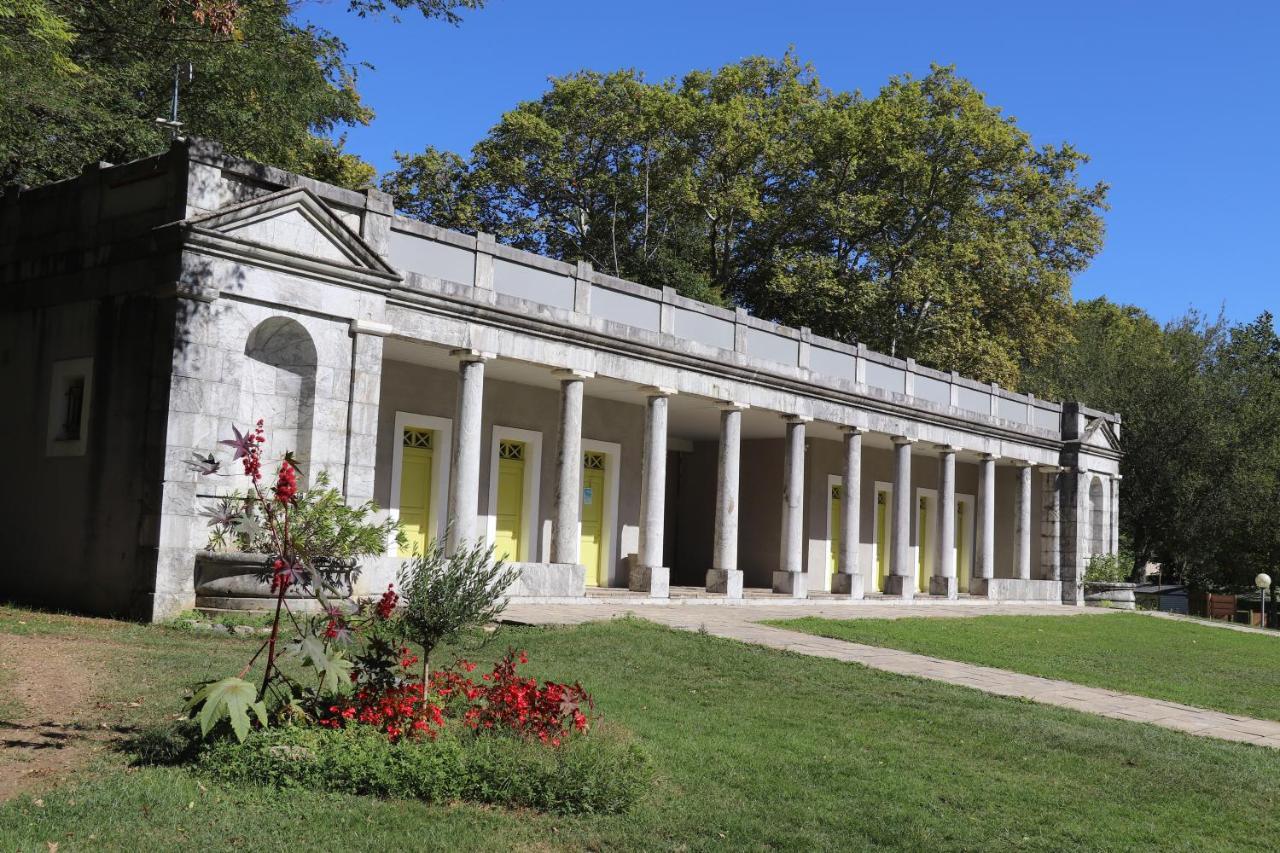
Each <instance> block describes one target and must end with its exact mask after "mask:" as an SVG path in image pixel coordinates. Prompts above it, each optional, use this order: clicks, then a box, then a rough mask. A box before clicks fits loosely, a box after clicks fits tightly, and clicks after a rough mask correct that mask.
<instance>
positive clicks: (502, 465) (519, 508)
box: [493, 441, 525, 561]
mask: <svg viewBox="0 0 1280 853" xmlns="http://www.w3.org/2000/svg"><path fill="white" fill-rule="evenodd" d="M524 457H525V443H524V442H523V441H501V442H499V443H498V500H497V501H496V505H497V518H496V523H495V525H494V538H493V546H494V547H493V555H494V557H496V558H498V559H503V560H508V561H519V560H523V559H524V552H523V551H522V550H521V548H522V547H523V545H524V541H523V533H524V529H523V528H524Z"/></svg>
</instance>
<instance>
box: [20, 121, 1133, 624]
mask: <svg viewBox="0 0 1280 853" xmlns="http://www.w3.org/2000/svg"><path fill="white" fill-rule="evenodd" d="M0 294H2V302H0V305H2V313H0V382H2V383H3V388H4V391H5V395H4V399H6V400H8V401H9V405H11V406H14V407H15V410H14V411H12V412H10V414H9V416H8V417H6V418H4V419H3V421H0V434H2V435H3V442H4V446H5V447H6V448H8V450H9V455H10V468H11V471H12V474H13V475H16V476H11V480H10V487H9V488H8V489H6V490H5V493H4V496H3V498H0V501H3V517H4V518H5V519H6V525H5V527H6V530H7V531H8V533H9V536H8V539H9V541H8V542H7V543H6V547H7V551H8V553H9V555H10V558H9V560H7V561H6V565H5V569H4V579H3V589H2V590H0V594H2V595H3V597H5V598H8V599H14V600H22V601H32V602H41V603H46V604H53V605H59V606H67V607H74V608H77V609H82V610H88V611H93V612H103V613H121V614H123V613H130V614H134V615H137V616H141V617H143V618H162V617H164V616H166V615H168V614H171V613H174V612H176V611H180V610H183V609H186V608H190V607H191V606H193V604H195V602H196V597H197V586H198V584H199V578H198V577H197V576H196V571H195V555H196V554H197V552H198V551H200V550H201V549H202V548H203V547H204V545H205V543H206V540H207V535H208V533H207V528H206V521H207V518H206V517H205V516H204V514H203V513H204V512H205V510H206V508H207V505H208V504H209V502H210V499H211V498H213V497H214V496H216V495H217V494H219V493H223V492H226V491H228V490H230V489H233V488H235V487H236V486H237V485H243V484H241V483H238V482H237V478H235V477H223V478H203V479H201V478H199V477H198V476H197V475H196V474H195V473H194V472H193V471H192V470H191V469H190V467H189V466H188V464H187V463H188V461H189V460H190V459H191V457H192V454H193V453H199V454H205V453H207V452H208V451H209V450H211V449H213V448H215V447H216V442H217V440H218V439H219V438H222V437H225V436H226V435H228V434H229V433H230V430H231V426H232V425H233V424H235V425H238V426H240V427H241V428H244V427H245V426H247V425H249V424H250V423H252V422H253V421H254V420H255V419H256V418H258V417H262V418H264V419H265V420H266V423H267V426H268V430H269V435H268V450H269V451H270V452H274V453H280V452H283V451H284V450H286V449H292V450H293V451H294V452H295V453H296V454H297V456H298V458H299V459H301V460H302V463H303V468H304V475H305V476H306V477H307V478H308V479H309V480H310V481H312V482H314V480H315V478H316V477H317V476H318V475H319V473H320V472H322V471H324V472H327V473H328V476H329V478H330V480H331V482H332V483H333V484H334V485H335V486H336V487H338V488H340V489H341V490H342V491H343V493H344V494H345V496H346V498H347V499H348V500H349V501H350V502H360V501H364V500H368V499H374V500H376V501H377V502H378V503H379V504H380V505H381V506H382V507H385V508H386V511H387V512H390V513H391V514H393V515H394V516H396V517H397V518H398V519H399V520H400V522H401V523H402V524H403V526H404V529H405V531H406V532H407V533H408V536H409V540H410V545H409V548H415V547H416V548H421V547H423V546H424V545H425V544H426V543H427V541H429V540H431V539H434V538H435V537H438V536H445V535H446V533H447V535H448V537H449V539H448V541H449V542H450V543H451V544H452V543H455V542H457V541H459V540H469V539H472V538H474V537H484V538H485V539H486V540H488V541H490V542H493V543H494V544H495V546H496V547H497V549H498V550H499V551H500V552H501V553H502V554H504V555H506V556H507V557H508V558H509V559H510V560H512V561H514V562H517V563H519V564H520V566H521V569H522V573H521V580H520V582H519V584H518V586H517V588H516V590H515V592H516V594H519V595H528V596H543V597H555V598H562V597H576V596H582V595H584V594H586V593H587V591H588V590H589V589H591V588H592V587H629V588H630V589H631V590H632V591H634V593H635V594H636V595H643V596H650V597H665V596H667V595H668V594H669V589H670V588H672V587H705V589H706V590H707V591H709V592H712V593H719V594H721V595H723V596H725V597H727V598H738V597H741V596H743V594H744V588H747V589H751V588H756V589H760V590H771V591H772V592H773V593H774V594H777V595H781V596H788V597H805V596H806V595H807V596H815V595H830V596H839V597H844V598H851V599H859V598H863V597H867V598H874V597H880V596H892V597H901V598H907V599H909V598H912V597H913V596H921V597H924V596H931V597H936V596H943V597H956V596H960V597H966V596H980V597H986V598H995V599H1001V600H1041V601H1061V602H1065V603H1076V602H1077V601H1078V600H1079V584H1078V581H1079V579H1080V578H1081V576H1082V572H1083V569H1084V565H1085V563H1086V561H1087V559H1088V558H1089V556H1090V555H1092V554H1099V553H1110V552H1113V551H1114V550H1115V549H1116V547H1117V509H1118V502H1119V489H1118V484H1119V452H1118V445H1117V437H1118V434H1119V430H1120V418H1119V416H1118V415H1114V414H1107V413H1103V412H1097V411H1092V410H1090V409H1087V408H1085V407H1084V406H1081V405H1078V404H1075V403H1056V402H1050V401H1047V400H1038V399H1035V398H1032V397H1028V396H1025V395H1020V394H1015V393H1011V392H1009V391H1006V390H1004V389H1002V388H1000V387H998V386H996V385H991V384H985V383H980V382H975V381H972V380H969V379H966V378H964V377H961V376H958V375H956V374H954V373H952V374H947V373H940V372H938V371H935V370H930V369H928V368H925V367H922V366H920V365H917V364H915V363H913V362H912V361H911V360H906V361H903V360H899V359H895V358H890V357H887V356H884V355H881V354H879V353H876V352H871V351H869V350H867V349H866V348H864V347H861V346H854V345H850V344H845V343H840V342H836V341H832V340H827V339H824V338H821V337H818V336H816V335H813V334H811V333H810V332H809V331H808V330H807V329H791V328H786V327H782V326H778V325H776V324H773V323H769V322H766V321H764V320H760V319H758V318H755V317H752V316H751V315H749V314H747V313H746V312H744V311H742V310H737V311H733V310H727V309H724V308H720V307H714V306H710V305H705V304H702V303H699V302H695V301H692V300H689V299H686V298H684V297H681V296H679V295H677V294H676V293H674V292H673V291H671V290H669V289H663V290H654V289H651V288H648V287H643V286H640V285H637V284H634V283H632V282H628V281H622V280H619V279H615V278H611V277H609V276H605V275H601V274H599V273H596V272H593V271H592V269H591V268H590V267H589V266H588V265H586V264H577V265H576V266H575V265H570V264H565V263H561V262H559V261H554V260H550V259H548V258H545V257H540V256H537V255H532V254H528V253H525V252H520V251H515V250H513V249H510V248H508V247H505V246H502V245H498V244H497V243H495V242H494V241H493V239H492V238H490V237H488V236H486V235H483V234H482V235H479V236H470V235H465V234H460V233H455V232H450V231H444V230H441V229H438V228H433V227H431V226H429V225H424V224H422V223H420V222H415V221H410V220H407V219H403V218H400V217H398V216H396V215H395V214H394V212H393V210H392V207H391V203H390V200H389V199H388V197H387V196H385V195H384V194H382V193H379V192H376V191H369V192H366V193H355V192H351V191H348V190H344V189H339V188H336V187H332V186H327V185H324V184H320V183H317V182H315V181H311V180H309V179H306V178H302V177H299V176H297V175H292V174H288V173H284V172H281V171H278V170H275V169H271V168H266V167H263V166H260V165H255V164H253V163H248V162H244V161H241V160H237V159H234V158H230V157H227V156H225V155H223V154H222V153H221V151H220V150H219V148H218V147H217V146H216V145H213V144H210V143H206V142H200V141H184V142H178V143H175V144H174V146H173V147H172V148H171V149H170V150H169V151H168V152H167V153H165V154H162V155H159V156H156V157H152V158H148V159H145V160H141V161H137V162H134V163H128V164H124V165H119V166H110V165H108V164H99V165H97V166H93V167H89V168H87V169H85V170H84V173H83V174H82V175H81V176H80V177H79V178H76V179H73V180H68V181H64V182H61V183H57V184H52V185H49V186H45V187H39V188H36V189H31V190H25V191H22V192H17V191H16V190H12V189H11V190H10V191H8V192H7V193H6V194H5V195H4V197H3V201H2V203H0ZM398 562H399V559H398V555H392V556H389V557H388V558H386V559H385V560H383V561H381V562H377V561H375V563H374V564H372V565H369V566H367V567H366V571H365V574H364V577H363V583H364V584H365V586H366V588H367V589H376V588H379V587H380V586H381V585H383V584H385V583H386V580H387V577H388V576H389V575H390V574H391V573H393V572H394V568H395V566H396V565H397V564H398Z"/></svg>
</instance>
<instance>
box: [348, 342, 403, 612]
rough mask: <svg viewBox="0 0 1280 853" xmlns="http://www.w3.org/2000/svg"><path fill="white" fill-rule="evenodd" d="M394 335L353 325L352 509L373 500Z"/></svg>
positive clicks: (349, 504) (349, 484) (350, 410)
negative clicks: (385, 356)
mask: <svg viewBox="0 0 1280 853" xmlns="http://www.w3.org/2000/svg"><path fill="white" fill-rule="evenodd" d="M390 333H391V327H390V326H389V325H387V324H386V323H375V322H373V321H370V320H353V321H351V388H350V389H349V393H350V398H349V403H348V405H349V408H348V410H347V447H346V465H345V470H344V472H343V478H342V487H343V488H342V493H343V496H344V497H345V498H346V499H347V505H348V506H360V505H361V504H363V503H365V502H366V501H371V500H373V471H374V467H375V465H376V464H377V463H376V460H375V458H374V457H375V455H376V452H377V447H378V401H379V398H380V397H381V394H382V339H383V337H385V336H386V335H388V334H390ZM384 588H385V587H384Z"/></svg>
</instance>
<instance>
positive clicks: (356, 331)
mask: <svg viewBox="0 0 1280 853" xmlns="http://www.w3.org/2000/svg"><path fill="white" fill-rule="evenodd" d="M391 332H392V328H391V324H390V323H379V322H376V321H374V320H360V319H356V320H352V321H351V334H353V335H373V336H375V337H379V338H385V337H386V336H387V335H389V334H391Z"/></svg>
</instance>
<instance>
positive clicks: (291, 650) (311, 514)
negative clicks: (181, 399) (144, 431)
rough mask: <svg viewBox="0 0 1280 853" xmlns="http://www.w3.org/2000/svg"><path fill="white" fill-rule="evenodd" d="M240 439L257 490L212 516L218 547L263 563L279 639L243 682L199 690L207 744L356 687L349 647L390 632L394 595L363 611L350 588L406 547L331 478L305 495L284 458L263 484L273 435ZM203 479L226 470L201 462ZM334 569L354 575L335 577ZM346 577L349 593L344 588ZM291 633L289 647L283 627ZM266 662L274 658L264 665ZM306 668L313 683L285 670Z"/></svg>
mask: <svg viewBox="0 0 1280 853" xmlns="http://www.w3.org/2000/svg"><path fill="white" fill-rule="evenodd" d="M232 431H233V433H234V437H233V438H229V439H226V440H224V441H222V442H221V444H223V445H225V446H227V447H230V448H232V450H233V457H232V462H233V463H234V462H239V463H240V467H241V470H242V471H243V473H244V476H245V477H246V478H248V481H249V489H248V491H247V492H245V493H240V494H234V495H232V496H231V497H230V498H226V499H224V500H223V501H222V502H221V503H220V504H219V505H218V506H217V507H216V508H215V510H214V511H213V512H210V513H209V516H210V523H209V525H210V528H211V531H212V534H211V540H212V543H213V544H216V543H218V542H222V543H223V544H226V543H227V542H228V541H229V540H234V541H235V543H236V545H237V546H238V547H240V548H242V549H244V550H246V551H249V550H252V551H257V552H259V553H262V554H264V560H263V567H264V568H263V574H262V577H261V579H262V580H263V581H264V582H266V583H268V584H269V588H270V590H271V593H272V595H273V597H274V615H273V618H272V622H271V630H270V632H269V634H268V635H267V638H266V639H265V640H264V641H263V643H262V645H261V646H260V647H259V648H258V650H257V652H256V653H255V654H254V655H253V657H252V658H250V660H249V662H248V663H247V664H246V665H245V667H244V668H243V669H242V670H241V671H240V673H239V675H237V676H233V677H230V678H224V679H221V680H217V681H211V682H208V683H205V684H202V685H200V686H199V689H197V691H196V692H195V695H194V696H193V697H192V700H191V702H190V703H189V705H188V710H189V712H190V713H191V715H192V716H193V717H196V718H198V719H199V721H200V725H201V729H202V731H203V732H204V733H205V734H206V735H207V734H208V733H209V731H210V730H211V729H212V728H213V727H214V726H215V725H217V724H218V723H219V722H220V721H221V720H223V719H227V720H229V722H230V724H231V728H232V730H233V731H234V732H235V734H236V736H237V737H238V738H239V739H241V740H243V738H244V736H245V734H246V733H247V732H248V729H249V725H250V720H249V713H250V712H252V713H253V715H254V716H256V717H257V719H258V721H259V723H260V724H262V725H266V724H267V718H268V713H267V703H268V702H271V704H272V705H273V706H275V707H277V708H280V707H283V706H289V707H291V708H294V709H295V710H303V711H304V713H305V712H306V709H307V708H308V707H315V706H316V705H317V704H318V703H319V702H320V699H321V697H323V696H325V695H328V694H332V693H336V692H339V691H340V690H342V689H344V688H346V687H347V685H348V683H349V681H350V674H351V671H352V662H351V660H350V658H349V657H348V656H347V651H348V647H349V646H350V645H351V644H352V642H353V640H354V638H355V636H356V634H357V633H365V634H369V635H370V636H371V637H377V636H379V635H385V634H387V633H388V629H387V626H388V625H389V623H390V617H391V615H392V610H393V609H394V607H395V597H394V593H389V595H390V598H388V596H384V597H383V599H382V601H380V602H377V603H374V602H356V601H353V600H352V598H351V592H352V589H351V586H350V579H351V577H352V576H353V575H354V574H355V572H357V571H358V569H357V568H356V566H355V560H356V559H357V558H359V557H362V556H370V555H374V554H381V553H382V552H383V551H384V550H385V548H386V546H387V543H388V542H389V541H390V540H392V539H395V538H399V531H398V527H397V526H396V524H395V522H394V521H390V520H388V521H385V522H381V523H375V522H372V521H370V520H369V516H370V515H371V514H373V513H374V512H376V510H377V507H376V506H374V505H373V504H372V503H367V504H364V505H363V506H357V507H349V506H347V505H346V503H345V501H344V500H343V498H342V495H341V494H340V493H339V492H338V491H337V490H335V489H332V488H329V487H328V479H327V477H326V476H325V475H324V474H323V473H321V474H320V475H318V476H317V477H316V487H315V488H313V489H311V490H308V491H303V490H302V489H301V488H300V485H299V475H300V474H301V468H300V465H299V463H298V460H297V459H295V458H294V456H293V454H292V453H285V454H284V455H283V457H281V458H280V459H279V460H278V462H277V463H276V466H275V473H274V476H273V477H272V478H271V479H270V480H268V479H266V477H265V476H264V472H263V466H264V462H265V460H264V458H263V447H264V445H265V443H266V430H265V427H264V424H263V422H262V421H261V420H259V421H258V422H257V424H256V425H255V427H254V429H252V430H249V431H247V432H243V433H242V432H241V431H240V430H239V429H238V428H236V427H232ZM192 468H193V469H195V470H196V471H197V472H198V473H199V474H200V475H202V476H212V475H216V474H218V473H219V469H220V468H221V463H220V462H218V460H216V459H215V458H214V457H213V455H212V454H211V455H209V456H207V457H200V456H198V455H197V458H196V461H195V463H194V464H193V465H192ZM335 566H342V567H345V568H346V572H345V573H343V574H341V575H336V574H335V572H334V571H333V569H334V567H335ZM335 577H342V578H343V579H344V580H345V586H344V585H343V584H340V583H338V582H336V581H335ZM300 595H302V596H305V597H306V598H310V599H314V600H315V602H316V603H317V604H318V612H316V613H301V612H295V610H294V607H293V606H291V601H294V602H296V599H297V597H298V596H300ZM282 627H288V628H290V629H291V637H290V638H289V639H288V640H287V641H285V640H283V639H282V636H281V628H282ZM264 653H265V656H264ZM284 655H288V656H293V657H296V658H297V659H299V660H300V661H301V663H302V665H303V667H304V669H309V670H311V671H312V673H313V674H314V681H315V683H314V684H310V685H308V684H303V683H301V682H300V681H298V680H297V679H295V678H293V677H291V676H290V675H289V674H287V673H286V671H285V670H284V669H282V668H281V666H280V660H281V657H282V656H284ZM259 659H262V660H263V661H264V667H263V673H262V679H261V682H260V683H259V684H258V685H257V686H256V687H255V686H254V685H252V684H250V683H249V682H247V681H245V680H244V679H245V676H247V675H248V673H249V671H250V670H251V669H252V668H253V666H254V664H255V663H257V662H258V661H259Z"/></svg>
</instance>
